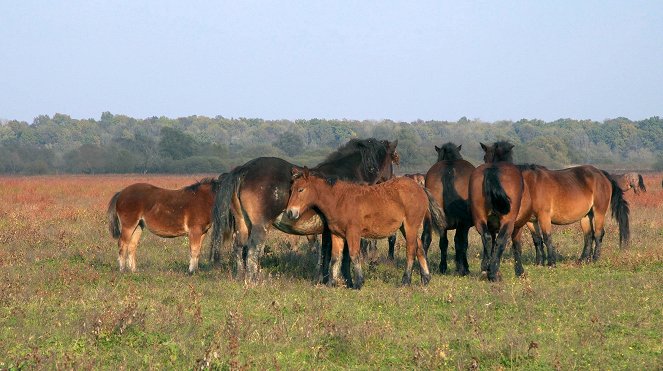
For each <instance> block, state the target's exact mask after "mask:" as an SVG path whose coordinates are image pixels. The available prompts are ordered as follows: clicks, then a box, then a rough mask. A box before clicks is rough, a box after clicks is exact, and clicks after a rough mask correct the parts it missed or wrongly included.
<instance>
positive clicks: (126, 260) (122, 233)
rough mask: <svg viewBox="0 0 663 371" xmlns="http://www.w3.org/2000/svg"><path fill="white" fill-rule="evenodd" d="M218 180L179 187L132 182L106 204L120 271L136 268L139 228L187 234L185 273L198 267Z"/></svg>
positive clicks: (163, 233)
mask: <svg viewBox="0 0 663 371" xmlns="http://www.w3.org/2000/svg"><path fill="white" fill-rule="evenodd" d="M218 189H219V181H218V180H216V179H214V178H208V179H203V180H201V181H200V182H198V183H195V184H192V185H190V186H187V187H184V188H182V189H179V190H170V189H163V188H159V187H155V186H153V185H151V184H147V183H136V184H132V185H130V186H128V187H126V188H125V189H123V190H122V191H120V192H118V193H116V194H115V195H114V196H113V198H111V200H110V203H109V204H108V212H107V214H108V222H109V229H110V233H111V235H112V236H113V238H114V239H117V240H118V246H119V248H120V252H119V256H118V262H119V263H120V271H124V270H125V268H128V269H129V270H130V271H131V272H135V271H136V247H137V246H138V241H139V240H140V236H141V233H142V231H143V228H145V227H147V228H148V229H149V230H150V231H151V232H152V233H154V234H156V235H157V236H160V237H180V236H188V237H189V246H190V252H191V258H190V260H189V273H193V272H194V271H195V270H197V269H198V257H199V255H200V246H201V244H202V241H203V238H204V237H205V234H206V233H207V231H208V229H209V228H210V225H211V222H212V221H211V213H212V206H213V205H214V198H215V196H216V192H217V191H218Z"/></svg>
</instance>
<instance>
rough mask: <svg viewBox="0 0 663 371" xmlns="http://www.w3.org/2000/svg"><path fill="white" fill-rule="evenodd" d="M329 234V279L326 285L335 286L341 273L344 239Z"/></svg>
mask: <svg viewBox="0 0 663 371" xmlns="http://www.w3.org/2000/svg"><path fill="white" fill-rule="evenodd" d="M330 235H331V259H330V262H329V270H330V272H329V276H330V277H329V279H328V280H327V286H331V287H335V286H336V285H337V282H338V279H339V275H340V274H341V260H342V258H343V257H342V255H343V245H344V244H345V241H344V240H343V238H342V237H339V236H337V235H334V234H330Z"/></svg>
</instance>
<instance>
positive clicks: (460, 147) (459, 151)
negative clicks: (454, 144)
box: [458, 144, 463, 152]
mask: <svg viewBox="0 0 663 371" xmlns="http://www.w3.org/2000/svg"><path fill="white" fill-rule="evenodd" d="M462 146H463V145H462V144H461V145H459V146H458V152H460V148H461V147H462Z"/></svg>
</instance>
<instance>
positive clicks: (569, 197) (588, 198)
mask: <svg viewBox="0 0 663 371" xmlns="http://www.w3.org/2000/svg"><path fill="white" fill-rule="evenodd" d="M518 167H519V168H520V169H521V172H522V175H523V179H524V181H525V184H526V187H527V188H528V190H529V196H530V199H531V212H532V214H533V216H534V217H536V222H535V223H529V225H528V228H529V229H530V231H532V239H533V240H534V246H535V249H536V263H537V264H540V265H543V264H545V261H546V252H545V251H544V249H543V245H545V246H546V247H547V248H548V253H547V259H548V265H549V266H554V265H555V263H556V256H557V253H556V251H555V246H554V244H553V240H552V234H551V233H552V224H555V225H566V224H571V223H575V222H577V221H580V225H581V227H582V231H583V235H584V240H585V243H584V247H583V251H582V255H581V256H580V260H581V261H585V260H587V261H589V260H590V258H591V259H592V260H598V259H599V257H600V255H601V243H602V241H603V235H604V234H605V230H604V224H605V216H606V214H607V212H608V208H609V207H611V209H612V216H613V217H614V218H615V219H616V220H617V223H618V224H619V245H620V247H621V246H622V245H623V244H627V243H628V239H629V235H630V232H629V206H628V202H627V201H626V200H625V199H624V197H623V193H624V191H623V190H622V188H620V186H619V184H618V183H617V181H616V180H615V179H614V178H613V177H611V176H610V175H609V174H608V173H606V172H604V171H601V170H599V169H597V168H595V167H593V166H590V165H583V166H576V167H571V168H568V169H562V170H548V169H547V168H545V167H543V166H539V165H530V164H525V165H518ZM636 178H637V177H636ZM592 245H593V246H594V249H593V252H592Z"/></svg>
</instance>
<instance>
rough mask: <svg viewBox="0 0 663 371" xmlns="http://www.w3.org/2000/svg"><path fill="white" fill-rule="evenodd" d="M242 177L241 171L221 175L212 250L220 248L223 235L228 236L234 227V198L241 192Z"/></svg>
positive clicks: (214, 211)
mask: <svg viewBox="0 0 663 371" xmlns="http://www.w3.org/2000/svg"><path fill="white" fill-rule="evenodd" d="M242 179H243V173H242V172H240V171H233V172H230V173H229V174H225V175H224V176H221V177H219V185H218V191H217V192H216V197H215V199H214V207H213V208H212V250H214V249H215V248H218V246H220V245H221V243H222V242H223V237H224V236H228V235H229V234H230V233H231V229H232V228H234V225H235V223H234V216H233V213H232V207H231V205H232V198H233V197H234V196H235V195H238V194H239V187H240V186H241V184H242Z"/></svg>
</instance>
